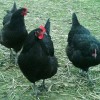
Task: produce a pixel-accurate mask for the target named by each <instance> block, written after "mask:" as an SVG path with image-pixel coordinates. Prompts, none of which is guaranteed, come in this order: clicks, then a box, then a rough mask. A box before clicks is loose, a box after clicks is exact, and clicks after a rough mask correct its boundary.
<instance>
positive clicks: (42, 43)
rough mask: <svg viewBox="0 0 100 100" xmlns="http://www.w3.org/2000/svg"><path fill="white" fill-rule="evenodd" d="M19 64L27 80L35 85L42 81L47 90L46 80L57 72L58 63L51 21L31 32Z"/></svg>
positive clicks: (19, 58)
mask: <svg viewBox="0 0 100 100" xmlns="http://www.w3.org/2000/svg"><path fill="white" fill-rule="evenodd" d="M18 64H19V67H20V69H21V71H22V72H23V74H24V75H25V76H26V78H27V79H28V80H29V81H30V82H32V83H34V88H35V93H36V96H37V89H36V87H35V82H36V81H38V80H40V79H42V80H43V84H42V85H41V86H42V88H43V89H44V88H45V83H44V82H45V81H44V80H45V79H47V78H51V77H52V76H53V75H55V74H56V72H57V67H58V62H57V59H56V57H55V55H54V47H53V42H52V40H51V37H50V21H49V19H48V20H47V23H46V25H45V27H44V26H40V27H39V28H37V29H35V30H33V31H31V32H30V33H29V35H28V37H27V39H26V41H25V43H24V46H23V49H22V52H21V53H20V55H19V57H18Z"/></svg>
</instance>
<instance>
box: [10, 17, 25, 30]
mask: <svg viewBox="0 0 100 100" xmlns="http://www.w3.org/2000/svg"><path fill="white" fill-rule="evenodd" d="M9 25H10V28H11V29H14V30H19V29H23V27H25V23H24V17H20V18H16V19H11V22H10V24H9Z"/></svg>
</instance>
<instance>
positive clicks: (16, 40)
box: [0, 8, 28, 63]
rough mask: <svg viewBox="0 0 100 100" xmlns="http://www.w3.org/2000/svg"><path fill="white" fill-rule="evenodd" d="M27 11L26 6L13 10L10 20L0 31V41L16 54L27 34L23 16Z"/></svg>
mask: <svg viewBox="0 0 100 100" xmlns="http://www.w3.org/2000/svg"><path fill="white" fill-rule="evenodd" d="M27 12H28V11H27V9H26V8H20V9H18V10H17V11H15V12H14V13H13V14H12V16H11V19H10V21H9V22H8V23H6V24H5V25H4V27H3V28H2V29H1V31H0V43H1V44H2V45H4V46H5V47H7V48H10V49H11V48H13V49H14V51H15V52H16V54H17V53H18V51H20V50H21V48H22V45H23V43H24V40H25V39H26V37H27V35H28V33H27V30H26V26H25V22H24V16H25V15H26V14H27ZM16 60H17V58H16ZM15 63H16V62H15Z"/></svg>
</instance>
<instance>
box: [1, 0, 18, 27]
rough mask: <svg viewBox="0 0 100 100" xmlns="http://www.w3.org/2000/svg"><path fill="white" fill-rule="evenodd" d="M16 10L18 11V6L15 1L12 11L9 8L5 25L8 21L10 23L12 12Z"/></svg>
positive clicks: (4, 20) (4, 21)
mask: <svg viewBox="0 0 100 100" xmlns="http://www.w3.org/2000/svg"><path fill="white" fill-rule="evenodd" d="M16 11H17V6H16V3H15V2H14V4H13V7H12V8H11V10H10V11H9V10H7V14H6V15H5V16H4V18H3V25H5V24H6V23H8V22H9V21H10V19H11V16H12V14H13V13H14V12H16Z"/></svg>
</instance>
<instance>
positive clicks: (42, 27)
mask: <svg viewBox="0 0 100 100" xmlns="http://www.w3.org/2000/svg"><path fill="white" fill-rule="evenodd" d="M39 28H40V29H41V30H42V31H43V33H45V32H46V29H45V27H44V26H42V25H41V26H40V27H39Z"/></svg>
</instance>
